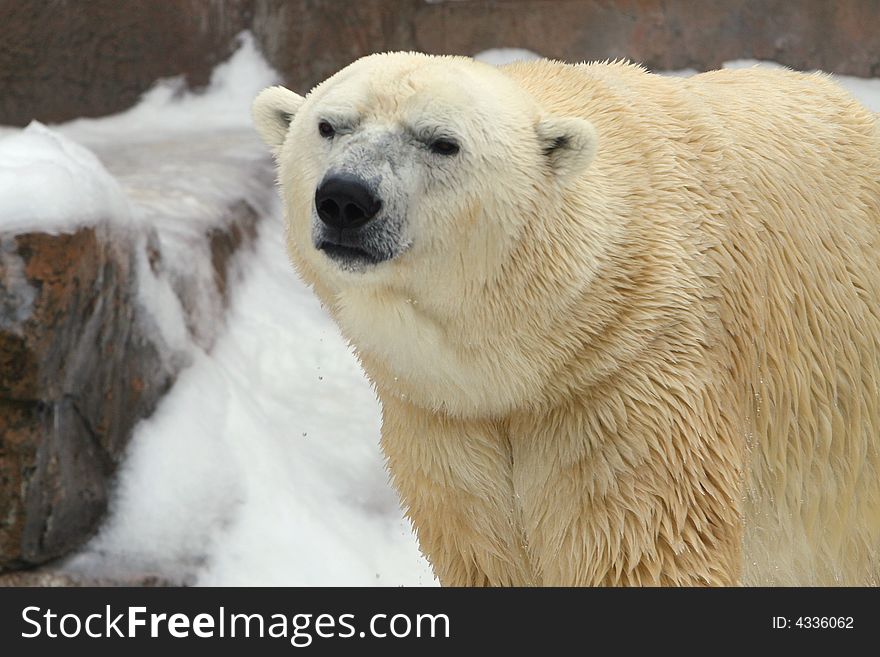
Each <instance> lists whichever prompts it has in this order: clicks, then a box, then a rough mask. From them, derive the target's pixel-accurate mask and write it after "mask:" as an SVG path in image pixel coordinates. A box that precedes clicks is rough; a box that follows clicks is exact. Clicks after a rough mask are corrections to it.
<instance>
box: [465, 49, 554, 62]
mask: <svg viewBox="0 0 880 657" xmlns="http://www.w3.org/2000/svg"><path fill="white" fill-rule="evenodd" d="M474 59H476V60H477V61H478V62H485V63H486V64H492V65H494V66H501V65H503V64H510V63H512V62H530V61H533V60H535V59H541V55H539V54H537V53H534V52H532V51H531V50H526V49H524V48H490V49H489V50H483V51H482V52H478V53H477V54H476V55H474Z"/></svg>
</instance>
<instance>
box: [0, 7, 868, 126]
mask: <svg viewBox="0 0 880 657" xmlns="http://www.w3.org/2000/svg"><path fill="white" fill-rule="evenodd" d="M878 21H880V3H878V2H876V0H847V1H846V2H828V0H799V1H798V2H791V0H701V1H700V2H694V1H693V0H616V1H614V0H454V1H450V0H446V1H442V0H441V1H435V2H426V1H425V0H358V2H342V1H341V0H224V2H203V1H201V0H163V1H162V2H117V1H116V0H90V1H89V2H82V1H80V0H52V1H49V2H21V1H20V0H0V25H3V26H4V37H5V38H4V39H3V40H2V41H0V89H3V93H2V94H0V124H3V123H6V124H14V125H24V124H26V123H27V122H28V121H30V120H31V119H32V118H37V119H40V120H41V121H44V122H47V121H48V122H55V121H62V120H65V119H69V118H73V117H77V116H97V115H102V114H107V113H111V112H115V111H119V110H121V109H124V108H126V107H128V106H130V105H132V104H133V103H134V102H135V101H136V99H137V98H138V96H139V95H140V94H141V93H142V92H143V91H144V90H146V89H147V88H149V86H150V85H151V84H152V83H153V81H154V80H155V79H156V78H159V77H167V76H174V75H184V76H185V77H186V78H187V80H188V81H189V82H190V84H192V85H195V86H198V85H200V84H204V83H205V82H206V81H207V79H208V74H209V72H210V70H211V67H212V66H213V65H214V64H216V63H217V62H219V61H221V60H222V59H224V58H225V57H226V56H227V55H228V54H229V53H230V51H231V48H232V47H233V44H232V36H233V35H234V34H236V33H237V32H238V31H240V30H243V29H252V30H253V31H254V33H255V34H256V35H257V38H258V40H259V42H260V44H261V47H262V49H263V50H264V52H265V53H266V55H267V57H268V59H269V61H270V63H271V64H272V65H273V66H275V67H276V68H277V69H278V70H279V71H281V72H282V73H283V74H284V76H285V78H286V80H287V83H288V85H290V86H291V88H294V89H296V90H298V91H307V90H308V89H309V88H310V87H311V86H312V85H314V84H315V83H316V82H319V81H320V80H323V79H324V78H326V77H327V76H328V75H330V74H332V73H334V72H335V71H337V70H338V69H339V68H341V67H342V66H345V65H346V64H348V63H349V62H351V61H353V60H354V59H357V58H358V57H360V56H362V55H366V54H368V53H371V52H379V51H383V50H422V51H425V52H430V53H454V54H474V53H476V52H478V51H480V50H484V49H486V48H494V47H504V46H508V47H522V48H529V49H531V50H534V51H535V52H538V53H541V54H543V55H546V56H548V57H556V58H560V59H565V60H567V61H580V60H591V59H606V58H615V57H627V58H630V59H634V60H636V61H639V62H642V63H644V64H646V65H647V66H649V67H650V68H653V69H680V68H688V67H689V68H695V69H699V70H707V69H711V68H716V67H718V66H719V65H720V64H721V63H722V62H724V61H728V60H731V59H740V58H755V59H773V60H775V61H778V62H780V63H782V64H786V65H788V66H792V67H794V68H799V69H812V68H820V69H823V70H826V71H831V72H836V73H842V74H849V75H859V76H863V77H873V76H878V75H880V30H877V29H876V26H877V23H878ZM71 53H76V57H71V56H70V54H71Z"/></svg>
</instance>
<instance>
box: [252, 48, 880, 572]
mask: <svg viewBox="0 0 880 657" xmlns="http://www.w3.org/2000/svg"><path fill="white" fill-rule="evenodd" d="M265 93H266V94H268V95H266V96H262V97H261V98H262V100H260V99H258V100H257V102H256V106H255V113H256V116H257V126H258V129H260V132H261V134H263V135H264V138H266V139H267V141H268V142H269V143H270V144H272V145H273V146H276V147H277V149H278V159H279V180H280V183H281V188H282V193H283V196H284V199H285V202H286V208H287V218H288V222H289V249H290V253H291V255H292V258H293V261H294V264H295V265H296V268H297V270H298V271H299V273H300V274H301V275H302V277H303V278H304V279H305V280H306V281H308V282H309V283H310V284H312V285H313V286H314V289H315V291H316V293H317V294H318V296H319V297H320V298H321V300H322V301H323V302H324V304H325V305H326V307H327V308H328V310H329V311H330V313H331V314H332V315H333V317H334V318H335V319H336V321H337V322H338V323H339V326H340V327H341V330H342V331H343V333H344V334H345V335H346V336H347V337H348V339H349V340H350V341H351V343H352V344H353V345H354V347H355V349H356V351H357V353H358V356H359V357H360V359H361V362H362V364H363V366H364V369H365V371H366V373H367V375H368V376H369V377H370V379H371V381H372V382H373V383H374V384H375V387H376V390H377V392H378V395H379V398H380V400H381V403H382V410H383V427H382V447H383V449H384V451H385V454H386V455H387V458H388V465H389V468H390V471H391V475H392V478H393V482H394V485H395V486H396V487H397V489H398V491H399V492H400V495H401V497H402V500H403V503H404V505H405V508H406V510H407V512H408V514H409V517H410V518H411V519H412V521H413V524H414V526H415V528H416V531H417V532H418V536H419V540H420V543H421V547H422V549H423V551H424V553H425V554H426V555H427V557H428V558H429V560H430V561H431V563H432V565H433V567H434V569H435V572H436V574H437V576H438V577H439V579H440V581H441V583H443V584H446V585H483V584H488V585H572V584H574V585H600V584H606V585H630V584H632V585H647V584H660V585H669V584H681V585H703V584H710V585H727V584H736V583H742V584H749V585H753V584H754V585H756V584H854V585H867V584H870V585H877V584H880V581H878V578H880V451H878V448H880V128H878V121H877V118H876V116H875V115H873V114H871V113H870V112H868V111H867V110H866V109H865V108H863V107H862V106H860V105H859V104H858V103H857V102H856V101H855V100H853V99H852V98H851V97H850V96H849V95H848V94H847V93H846V92H844V91H843V90H842V89H840V88H839V87H838V86H837V85H836V84H834V82H832V81H831V80H830V79H829V78H828V77H826V76H823V75H802V74H798V73H793V72H788V71H765V70H742V71H718V72H712V73H706V74H703V75H698V76H695V77H693V78H689V79H674V78H666V77H660V76H656V75H651V74H649V73H647V72H645V71H644V70H642V69H640V68H638V67H636V66H632V65H628V64H623V63H610V64H609V63H606V64H589V65H578V66H571V65H565V64H561V63H558V62H549V61H540V62H533V63H523V64H514V65H510V66H506V67H503V68H501V69H495V68H493V67H489V66H486V65H483V64H479V63H476V62H473V61H471V60H468V59H465V58H450V57H428V56H424V55H418V54H402V53H398V54H388V55H378V56H373V57H369V58H365V59H363V60H360V61H358V62H356V63H355V64H353V65H352V66H350V67H348V68H346V69H344V70H343V71H341V72H340V73H338V74H337V75H336V76H334V77H332V78H330V79H329V80H328V81H327V82H325V83H323V84H322V85H320V86H318V87H317V88H316V89H315V90H313V91H312V93H310V94H309V96H307V97H306V98H305V100H304V101H303V99H302V98H300V97H299V96H296V95H295V94H293V93H292V92H288V91H286V90H279V89H275V90H272V91H269V92H265ZM285 95H287V96H286V97H285ZM267 103H268V104H267ZM285 103H288V106H289V107H290V110H291V111H289V112H288V114H290V115H291V116H294V115H295V116H294V118H293V120H292V122H291V125H290V127H289V129H288V127H287V126H286V124H285V123H283V122H282V123H281V124H279V123H278V121H277V118H278V116H282V115H283V114H284V112H283V111H282V112H281V113H280V114H279V112H278V111H277V110H278V108H282V109H283V107H284V106H285ZM273 108H274V109H273ZM331 110H332V111H334V112H343V113H345V112H347V113H349V114H352V113H353V114H355V115H357V125H358V126H359V128H358V129H364V130H367V129H376V130H378V129H383V130H390V131H393V130H402V129H405V128H406V127H407V126H412V125H414V124H419V122H420V121H424V120H428V119H430V120H431V121H434V122H439V123H444V122H446V123H450V124H453V123H454V125H455V127H456V129H458V130H459V132H463V133H464V138H463V143H462V150H461V153H460V154H459V156H457V157H456V158H451V159H449V160H448V161H447V160H444V161H443V162H442V163H441V164H440V165H438V166H442V168H441V169H437V170H436V171H422V170H417V171H414V172H413V174H412V180H413V181H414V183H413V184H414V186H415V188H414V189H413V190H412V199H411V201H410V205H409V208H410V213H409V216H408V217H407V226H408V229H407V230H408V231H409V233H408V234H407V237H408V239H409V240H410V241H411V247H410V248H409V249H408V250H407V251H406V252H404V253H403V254H401V255H400V256H399V257H397V258H395V259H394V260H392V261H390V262H385V263H381V264H379V265H377V266H375V267H373V268H372V269H370V270H369V271H366V272H360V273H358V272H347V271H343V270H341V269H340V268H338V267H336V266H335V265H334V264H333V263H332V262H331V261H330V260H328V259H327V258H326V257H325V256H324V255H323V254H322V253H320V252H318V251H317V250H315V248H314V247H313V246H312V243H311V240H310V237H309V236H310V233H309V230H310V225H311V222H312V221H314V216H313V209H312V204H313V198H314V193H315V187H316V185H317V183H318V181H319V180H320V178H321V177H322V176H323V175H324V172H325V169H326V163H325V154H324V150H322V149H323V148H324V146H323V145H322V143H321V141H320V137H319V136H318V135H317V132H316V128H315V126H316V123H317V121H318V120H319V117H321V116H322V115H323V114H322V113H325V112H327V111H331ZM273 112H274V113H273ZM426 117H427V118H426ZM285 120H286V117H285ZM279 126H280V127H279Z"/></svg>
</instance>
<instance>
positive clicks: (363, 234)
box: [315, 173, 391, 266]
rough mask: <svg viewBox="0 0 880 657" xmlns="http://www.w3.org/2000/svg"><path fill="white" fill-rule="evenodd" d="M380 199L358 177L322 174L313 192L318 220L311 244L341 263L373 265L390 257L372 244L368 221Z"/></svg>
mask: <svg viewBox="0 0 880 657" xmlns="http://www.w3.org/2000/svg"><path fill="white" fill-rule="evenodd" d="M381 209H382V201H381V200H380V199H379V198H377V196H376V194H375V193H374V192H373V190H372V189H371V188H370V185H369V184H368V183H367V182H366V181H365V180H363V179H362V178H360V177H358V176H355V175H352V174H349V173H334V174H330V175H328V176H326V177H325V178H324V180H323V181H322V182H321V184H320V185H318V189H317V191H316V192H315V212H316V214H317V215H318V219H320V221H321V224H322V225H321V226H320V230H319V231H318V234H317V238H316V240H315V247H316V248H317V249H318V250H319V251H323V252H324V253H325V254H326V255H327V256H328V257H329V258H330V259H332V260H334V261H335V262H337V263H339V264H344V265H349V266H353V265H367V264H377V263H379V262H382V261H384V260H387V259H389V258H390V257H391V254H387V253H384V252H382V251H380V250H379V249H376V248H375V247H374V242H375V240H374V239H371V238H370V232H371V231H370V230H369V228H370V227H369V224H370V222H372V221H373V220H374V219H375V218H376V217H377V216H378V214H379V212H380V210H381Z"/></svg>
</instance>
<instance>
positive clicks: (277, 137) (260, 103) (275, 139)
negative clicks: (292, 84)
mask: <svg viewBox="0 0 880 657" xmlns="http://www.w3.org/2000/svg"><path fill="white" fill-rule="evenodd" d="M304 100H305V98H303V97H302V96H300V95H299V94H295V93H294V92H292V91H291V90H290V89H286V88H284V87H280V86H278V87H269V88H268V89H263V90H262V91H261V92H260V94H259V95H258V96H257V97H256V98H255V99H254V104H253V105H252V106H251V116H253V119H254V127H255V128H256V129H257V132H258V133H260V137H261V138H262V139H263V141H264V142H266V145H267V146H270V147H271V148H272V149H273V150H274V151H276V152H277V151H278V149H279V148H281V145H282V144H283V143H284V139H285V137H287V128H288V127H290V122H291V121H292V120H293V117H294V116H296V113H297V111H298V110H299V108H300V106H301V105H302V104H303V101H304Z"/></svg>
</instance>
